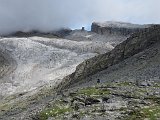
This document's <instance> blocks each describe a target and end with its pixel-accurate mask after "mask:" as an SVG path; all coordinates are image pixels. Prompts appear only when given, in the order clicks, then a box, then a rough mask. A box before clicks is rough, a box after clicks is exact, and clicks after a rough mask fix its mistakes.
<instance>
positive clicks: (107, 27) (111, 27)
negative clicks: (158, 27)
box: [91, 21, 151, 36]
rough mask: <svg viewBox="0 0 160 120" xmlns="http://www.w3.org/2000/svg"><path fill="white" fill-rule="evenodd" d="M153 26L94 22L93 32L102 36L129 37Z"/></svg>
mask: <svg viewBox="0 0 160 120" xmlns="http://www.w3.org/2000/svg"><path fill="white" fill-rule="evenodd" d="M149 26H151V25H138V24H131V23H125V22H113V21H108V22H104V23H99V22H93V23H92V26H91V31H92V32H95V33H98V34H101V35H107V36H108V35H110V34H113V35H125V36H128V35H130V34H132V33H134V32H138V31H141V30H143V29H144V28H148V27H149Z"/></svg>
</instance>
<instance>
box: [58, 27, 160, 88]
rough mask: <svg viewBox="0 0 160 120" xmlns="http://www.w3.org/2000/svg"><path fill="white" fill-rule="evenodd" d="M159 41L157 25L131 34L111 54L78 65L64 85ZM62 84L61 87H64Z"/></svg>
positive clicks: (159, 33)
mask: <svg viewBox="0 0 160 120" xmlns="http://www.w3.org/2000/svg"><path fill="white" fill-rule="evenodd" d="M159 40H160V26H159V25H153V26H151V27H150V28H146V29H144V30H142V31H140V32H137V33H135V34H132V35H131V36H130V37H129V38H128V39H127V40H126V41H124V42H122V43H121V44H119V45H117V46H116V47H115V49H113V50H112V51H111V52H108V53H106V54H102V55H99V56H96V57H94V58H91V59H88V60H86V61H84V62H83V63H81V64H80V65H78V66H77V69H76V71H75V72H74V73H73V74H71V75H70V76H67V77H66V78H65V79H64V83H66V84H67V85H69V84H74V83H76V82H78V81H80V80H82V79H84V78H86V77H88V76H90V75H93V74H95V73H97V72H99V71H102V70H104V69H106V68H108V67H109V66H112V65H115V64H117V63H119V62H121V61H123V60H125V59H127V58H129V57H131V56H133V55H135V54H137V53H139V52H141V51H143V50H145V49H147V48H149V47H150V46H152V45H153V44H156V43H157V42H159ZM64 83H62V84H61V85H64ZM67 85H66V86H67Z"/></svg>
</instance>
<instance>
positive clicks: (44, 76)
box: [0, 36, 113, 96]
mask: <svg viewBox="0 0 160 120" xmlns="http://www.w3.org/2000/svg"><path fill="white" fill-rule="evenodd" d="M88 37H89V36H88ZM0 49H2V51H6V53H7V54H9V55H10V56H11V58H12V59H13V60H14V61H15V62H12V61H13V60H10V61H11V63H12V64H14V66H15V69H13V71H12V72H10V74H8V75H7V76H4V77H3V78H1V79H0V96H6V95H10V94H14V93H19V92H27V91H31V90H34V89H36V88H37V87H40V86H43V85H46V84H52V85H56V84H58V83H59V82H61V80H62V78H63V77H65V76H66V75H69V74H71V73H72V72H74V71H75V69H76V66H77V65H78V64H79V63H81V62H82V61H84V60H85V59H88V58H91V57H94V56H95V55H97V54H99V53H104V52H107V51H110V50H111V49H113V46H112V45H111V44H110V43H109V42H102V41H98V40H97V41H95V40H94V41H91V40H88V41H75V40H67V39H58V38H42V37H30V38H1V39H0Z"/></svg>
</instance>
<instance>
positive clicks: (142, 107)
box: [0, 81, 160, 120]
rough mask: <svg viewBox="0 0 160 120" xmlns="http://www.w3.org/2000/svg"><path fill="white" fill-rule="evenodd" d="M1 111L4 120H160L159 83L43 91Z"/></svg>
mask: <svg viewBox="0 0 160 120" xmlns="http://www.w3.org/2000/svg"><path fill="white" fill-rule="evenodd" d="M18 97H19V98H20V99H17V102H16V100H15V99H16V98H18ZM13 101H14V104H13ZM0 110H1V112H0V119H2V120H91V119H99V120H116V119H117V120H144V119H145V120H159V119H160V82H154V81H143V82H141V83H138V84H137V83H134V82H127V81H124V82H116V83H112V82H110V83H103V84H98V85H94V86H89V87H84V88H76V89H75V88H74V89H69V90H63V91H61V92H59V93H57V94H55V92H54V90H53V89H51V88H50V89H49V88H44V89H43V90H42V91H39V93H37V94H36V95H33V96H30V97H27V98H25V95H24V94H21V95H13V96H10V97H8V98H6V99H5V101H4V102H3V104H0Z"/></svg>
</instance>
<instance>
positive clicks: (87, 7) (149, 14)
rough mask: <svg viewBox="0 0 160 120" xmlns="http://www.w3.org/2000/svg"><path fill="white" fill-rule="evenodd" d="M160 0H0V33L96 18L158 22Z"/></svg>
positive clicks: (77, 23)
mask: <svg viewBox="0 0 160 120" xmlns="http://www.w3.org/2000/svg"><path fill="white" fill-rule="evenodd" d="M159 4H160V1H159V0H132V1H131V0H0V33H1V34H4V33H9V32H13V31H17V30H21V31H27V30H32V29H36V30H41V31H51V30H54V29H57V28H61V27H77V26H82V25H88V24H91V22H93V21H108V20H114V21H126V22H134V23H159V22H160V14H159V12H158V8H159Z"/></svg>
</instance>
